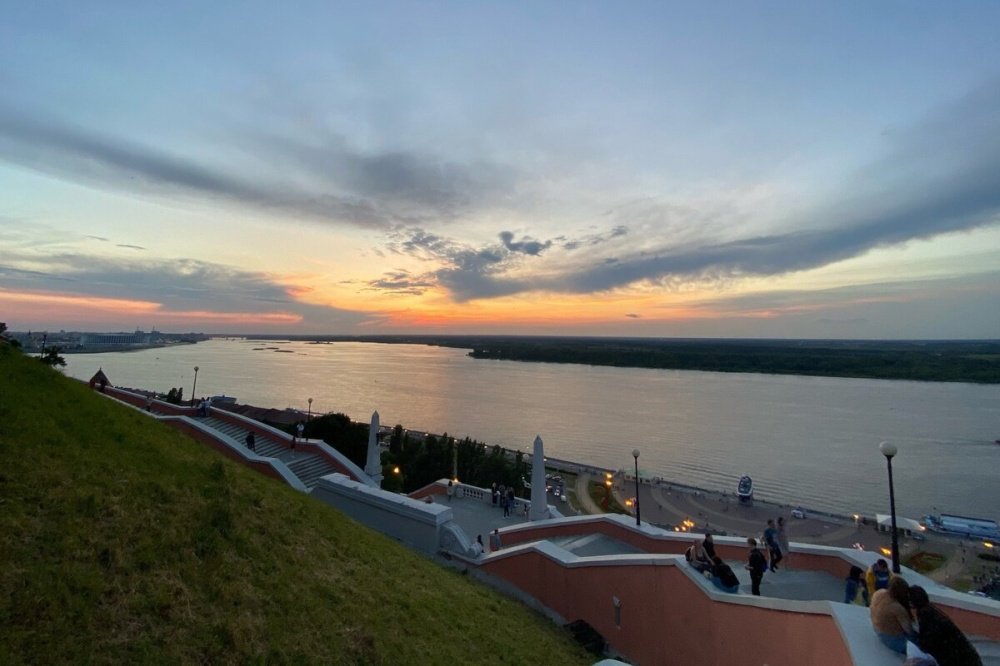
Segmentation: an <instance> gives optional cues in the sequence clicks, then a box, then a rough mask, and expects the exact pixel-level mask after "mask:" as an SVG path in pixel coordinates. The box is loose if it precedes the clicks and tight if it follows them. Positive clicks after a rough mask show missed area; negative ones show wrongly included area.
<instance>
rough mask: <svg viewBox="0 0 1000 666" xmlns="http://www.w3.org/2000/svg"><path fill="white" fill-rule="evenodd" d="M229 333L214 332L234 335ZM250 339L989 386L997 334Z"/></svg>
mask: <svg viewBox="0 0 1000 666" xmlns="http://www.w3.org/2000/svg"><path fill="white" fill-rule="evenodd" d="M233 337H234V336H222V335H219V336H214V338H213V339H215V338H228V339H232V338H233ZM235 337H238V338H239V339H242V340H247V341H260V342H281V341H283V342H305V343H309V344H332V343H337V342H364V343H375V344H415V345H425V346H433V347H446V348H453V349H468V350H469V352H468V354H467V355H468V356H469V357H470V358H473V359H477V360H499V361H520V362H526V363H560V364H570V365H589V366H594V367H617V368H645V369H650V370H675V371H683V370H693V371H697V372H720V373H736V374H763V375H789V376H797V377H830V378H839V379H879V380H886V381H897V380H898V381H918V382H943V383H966V384H982V385H992V384H1000V341H996V340H926V341H923V340H793V339H788V340H768V339H760V340H748V339H686V338H665V339H661V338H586V337H545V336H520V337H518V336H462V335H458V336H448V335H442V336H425V335H387V336H322V335H318V336H317V335H313V336H297V335H253V336H251V335H247V336H235Z"/></svg>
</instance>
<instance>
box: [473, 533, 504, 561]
mask: <svg viewBox="0 0 1000 666" xmlns="http://www.w3.org/2000/svg"><path fill="white" fill-rule="evenodd" d="M502 545H503V544H502V543H501V542H500V528H496V529H494V530H493V533H492V534H490V550H491V551H492V552H494V553H495V552H496V551H498V550H500V547H501V546H502ZM472 549H473V550H474V551H475V554H476V557H479V556H480V555H482V554H483V551H484V550H485V548H484V547H483V535H482V534H477V535H476V543H474V544H472Z"/></svg>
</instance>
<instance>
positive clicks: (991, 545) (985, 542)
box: [983, 541, 993, 548]
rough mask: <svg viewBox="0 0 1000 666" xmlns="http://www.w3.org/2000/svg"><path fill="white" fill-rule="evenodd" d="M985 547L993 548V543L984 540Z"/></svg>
mask: <svg viewBox="0 0 1000 666" xmlns="http://www.w3.org/2000/svg"><path fill="white" fill-rule="evenodd" d="M983 547H985V548H993V544H992V543H990V542H989V541H984V542H983Z"/></svg>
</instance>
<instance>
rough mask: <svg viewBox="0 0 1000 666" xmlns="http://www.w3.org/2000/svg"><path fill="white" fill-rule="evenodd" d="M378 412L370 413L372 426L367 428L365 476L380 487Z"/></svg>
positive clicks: (380, 456)
mask: <svg viewBox="0 0 1000 666" xmlns="http://www.w3.org/2000/svg"><path fill="white" fill-rule="evenodd" d="M378 428H379V425H378V412H372V424H371V427H369V428H368V461H367V462H366V463H365V474H367V475H368V476H370V477H371V479H372V481H374V482H375V483H377V484H379V485H382V451H380V450H379V447H378Z"/></svg>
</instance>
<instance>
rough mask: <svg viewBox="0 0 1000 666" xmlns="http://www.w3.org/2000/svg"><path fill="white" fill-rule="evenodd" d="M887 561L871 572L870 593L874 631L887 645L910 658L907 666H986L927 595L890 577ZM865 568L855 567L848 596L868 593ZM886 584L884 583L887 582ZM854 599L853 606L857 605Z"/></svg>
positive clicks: (879, 562) (900, 580)
mask: <svg viewBox="0 0 1000 666" xmlns="http://www.w3.org/2000/svg"><path fill="white" fill-rule="evenodd" d="M888 569H889V567H888V565H887V564H886V562H885V560H879V561H878V562H876V563H875V565H873V567H872V569H871V570H869V574H873V575H872V576H871V577H870V578H869V580H872V581H873V584H874V585H875V586H876V587H875V589H874V591H872V592H871V593H870V599H869V606H870V611H869V613H870V616H871V622H872V627H873V628H874V629H875V634H876V635H877V636H878V637H879V640H881V641H882V643H883V645H885V646H886V647H888V648H890V649H892V650H894V651H896V652H898V653H899V654H904V655H907V656H908V659H907V660H906V662H905V664H906V666H935V665H936V666H982V663H983V662H982V658H981V657H980V656H979V653H978V652H977V651H976V648H975V647H974V646H973V645H972V643H970V642H969V639H968V638H966V636H965V634H963V633H962V630H961V629H959V628H958V626H957V625H956V624H955V623H954V622H952V620H951V618H949V617H948V616H947V615H946V614H945V613H944V611H942V610H941V609H940V608H938V607H937V606H935V605H934V604H932V603H931V602H930V599H929V598H928V596H927V591H926V590H924V588H922V587H920V586H918V585H912V586H911V585H909V584H907V582H906V581H905V580H903V578H901V577H900V576H894V575H892V574H891V573H889V570H888ZM860 574H861V568H860V567H852V568H851V573H850V575H849V576H848V578H847V580H848V585H847V591H846V592H847V593H850V592H851V588H859V587H860V588H862V589H864V590H865V591H866V592H867V591H868V582H869V581H868V580H866V581H865V582H864V584H863V585H862V583H861V580H860ZM883 581H884V582H883ZM854 602H855V601H854V598H852V599H851V601H849V603H854Z"/></svg>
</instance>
